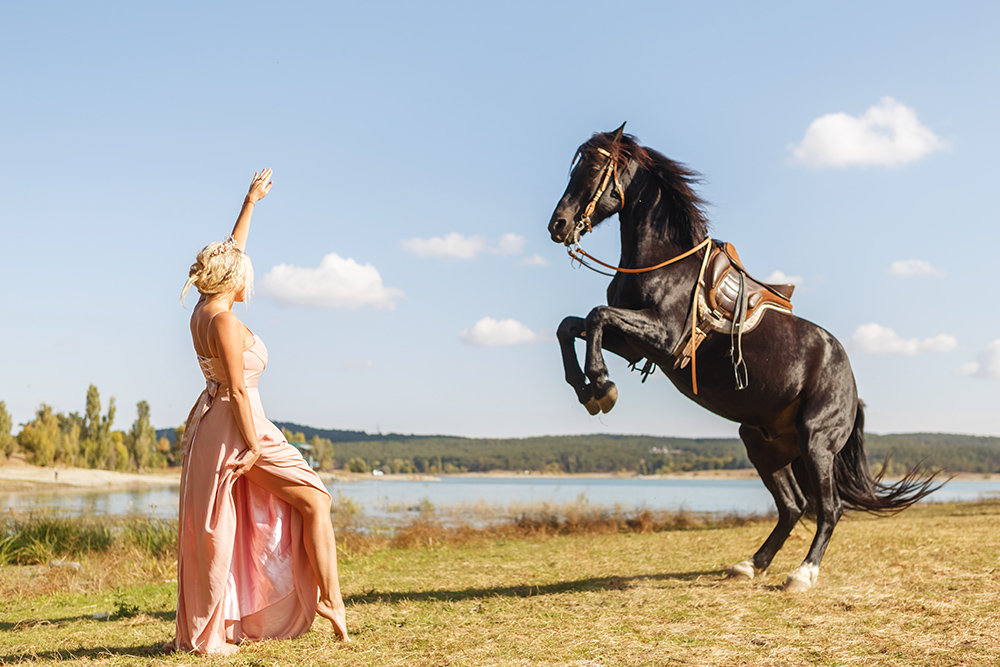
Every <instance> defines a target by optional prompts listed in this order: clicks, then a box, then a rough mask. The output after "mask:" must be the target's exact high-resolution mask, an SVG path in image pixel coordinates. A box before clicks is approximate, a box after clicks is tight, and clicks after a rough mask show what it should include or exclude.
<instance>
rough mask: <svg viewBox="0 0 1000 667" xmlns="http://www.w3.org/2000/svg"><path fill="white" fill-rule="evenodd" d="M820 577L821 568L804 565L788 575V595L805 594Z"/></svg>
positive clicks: (786, 589)
mask: <svg viewBox="0 0 1000 667" xmlns="http://www.w3.org/2000/svg"><path fill="white" fill-rule="evenodd" d="M818 576H819V567H818V566H816V565H807V564H805V563H803V564H802V565H799V566H798V567H797V568H795V569H794V570H792V571H791V572H789V573H788V578H787V579H785V592H786V593H804V592H806V591H807V590H809V589H810V588H812V587H813V584H815V583H816V577H818Z"/></svg>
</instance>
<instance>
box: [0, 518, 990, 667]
mask: <svg viewBox="0 0 1000 667" xmlns="http://www.w3.org/2000/svg"><path fill="white" fill-rule="evenodd" d="M998 523H1000V503H996V502H990V503H976V504H959V505H955V504H951V505H932V506H925V507H917V508H914V509H911V510H908V511H907V512H904V513H903V514H901V515H899V516H896V517H892V518H888V519H872V518H868V517H853V518H850V519H845V520H844V521H842V522H841V525H840V526H839V527H838V530H837V534H836V536H835V537H834V540H833V543H832V545H831V547H830V550H829V552H828V554H827V558H826V561H825V563H824V567H823V570H822V572H821V574H820V579H819V583H818V585H817V587H816V588H815V589H813V590H812V591H810V592H808V593H806V594H803V595H800V596H789V595H786V594H784V593H782V592H781V591H780V590H778V587H779V586H780V584H781V582H782V581H783V578H784V574H785V573H786V572H787V571H789V570H791V569H792V568H794V567H795V566H796V565H797V564H798V562H799V560H800V559H801V558H802V556H803V555H804V553H805V551H806V549H807V547H808V541H809V539H811V533H812V526H811V525H808V526H802V527H800V528H798V529H797V530H796V531H795V533H794V534H793V536H792V538H791V539H790V540H789V543H788V544H787V545H786V547H785V550H784V551H782V553H780V554H779V556H778V558H777V559H776V562H775V564H774V567H773V568H772V571H773V572H774V574H773V575H769V576H766V577H764V578H762V579H758V580H754V581H753V582H746V581H743V582H735V581H727V580H724V579H723V572H724V570H725V568H726V567H727V566H728V565H729V564H731V563H733V562H736V561H738V560H742V559H743V558H745V557H746V556H747V555H749V553H751V552H752V551H753V549H754V548H755V547H756V546H757V545H758V544H759V542H760V541H761V540H762V539H763V538H764V536H765V535H766V534H767V532H768V531H769V530H770V524H769V523H768V522H764V523H760V522H756V523H754V522H750V523H746V524H745V525H734V526H726V527H703V528H699V527H692V528H691V529H687V530H662V531H660V532H652V529H650V530H649V531H646V532H621V531H622V529H621V527H620V526H616V527H614V528H613V529H612V528H609V529H608V530H607V531H606V532H600V531H593V532H592V534H589V535H564V534H560V533H562V532H565V530H548V529H546V530H540V531H536V532H535V533H534V534H533V536H526V533H511V534H509V535H498V534H489V533H479V534H475V533H473V532H469V533H468V534H467V535H466V536H465V537H464V538H462V537H461V536H460V535H459V534H457V533H448V531H447V530H445V531H444V532H443V533H435V532H434V531H433V530H431V528H429V527H427V526H425V527H424V528H422V529H421V530H422V531H423V532H421V533H420V534H421V537H419V538H417V539H414V540H412V541H411V542H410V543H412V544H417V545H425V546H420V547H414V546H406V547H404V546H391V545H389V544H384V545H379V544H374V543H371V542H369V543H365V544H364V548H363V549H360V550H358V551H351V552H345V553H343V554H342V560H341V578H342V581H343V585H344V592H345V595H346V601H347V604H348V614H349V616H348V622H349V624H350V626H351V630H352V633H353V637H354V639H355V643H354V644H351V645H348V646H342V645H340V644H338V643H337V642H336V641H334V640H333V639H332V637H331V635H330V634H329V633H327V632H320V631H318V630H319V629H320V624H318V623H317V625H316V630H317V631H314V632H312V633H309V634H307V635H305V636H303V637H301V638H299V639H296V640H293V641H287V642H262V643H259V644H254V645H248V646H245V647H243V648H242V649H241V650H240V653H239V654H238V655H237V656H236V657H234V658H229V659H204V660H198V661H197V662H199V664H212V665H214V664H236V665H264V664H267V665H271V664H334V665H371V664H378V665H494V664H495V665H537V664H552V665H579V666H584V665H588V666H596V665H667V664H691V665H760V664H774V665H995V664H998V663H1000V572H998V558H1000V531H998ZM449 534H450V535H451V537H450V538H449V537H443V538H441V539H438V538H439V537H440V536H441V535H446V536H447V535H449ZM428 535H438V537H434V538H433V539H431V540H429V542H430V544H431V546H426V544H427V543H428V539H427V537H428ZM383 539H388V538H383ZM404 542H406V540H401V541H400V543H401V544H402V543H404ZM129 549H131V550H132V553H131V556H130V555H129V551H128V550H129ZM129 558H135V559H137V560H136V561H135V562H129V560H128V559H129ZM116 559H117V560H116ZM81 565H82V567H81V569H80V570H79V571H76V570H68V569H60V568H54V569H49V568H47V567H44V566H16V567H15V566H6V567H3V568H2V569H0V600H2V602H0V605H2V606H0V663H7V662H38V663H45V662H55V661H57V660H64V661H68V663H69V664H91V663H94V662H102V663H105V664H129V665H133V664H134V665H138V664H168V665H170V664H188V663H191V662H194V660H193V659H192V658H191V657H189V656H185V655H164V654H160V653H158V651H157V649H156V646H158V645H159V644H160V643H162V642H163V641H166V640H168V639H169V638H170V637H171V636H172V618H173V604H174V595H175V590H176V589H175V585H174V584H172V583H169V582H166V581H164V580H169V579H170V578H172V572H171V571H170V569H169V561H166V560H162V559H157V558H155V557H153V556H149V555H142V553H141V552H140V551H139V550H138V548H137V547H128V548H127V549H126V548H124V547H123V548H122V549H121V550H120V551H119V550H117V549H111V550H110V551H108V552H105V553H102V554H95V555H93V557H92V560H87V559H81ZM116 591H117V597H116ZM116 606H117V607H118V608H121V607H124V608H129V607H136V608H137V609H136V611H138V612H139V613H138V614H137V615H134V616H128V617H126V618H120V619H118V620H113V621H107V620H104V621H97V620H92V619H91V616H92V615H93V613H95V612H96V611H108V612H111V611H114V610H115V608H116Z"/></svg>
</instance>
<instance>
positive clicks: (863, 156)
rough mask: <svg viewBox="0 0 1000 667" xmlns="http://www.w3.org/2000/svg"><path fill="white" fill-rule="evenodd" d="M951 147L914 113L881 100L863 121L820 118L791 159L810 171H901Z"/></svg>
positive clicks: (840, 116)
mask: <svg viewBox="0 0 1000 667" xmlns="http://www.w3.org/2000/svg"><path fill="white" fill-rule="evenodd" d="M947 147H948V144H947V142H945V141H942V140H941V139H939V138H938V137H937V135H935V134H934V132H932V131H931V130H930V129H929V128H927V127H925V126H923V125H921V124H920V121H919V120H917V114H916V113H915V112H914V111H913V109H910V108H909V107H907V106H905V105H903V104H900V103H899V102H897V101H896V100H894V99H892V98H891V97H883V98H882V99H881V100H879V103H878V104H876V105H875V106H873V107H871V108H869V109H868V110H867V111H865V112H864V113H863V114H862V115H861V116H849V115H848V114H846V113H832V114H827V115H825V116H820V117H819V118H817V119H816V120H814V121H813V122H812V123H811V124H810V125H809V129H807V130H806V134H805V136H804V137H803V138H802V141H801V142H800V143H799V145H798V146H793V147H792V155H793V156H794V157H795V159H796V160H797V161H798V162H801V163H802V164H805V165H808V166H810V167H850V166H854V165H877V166H882V167H899V166H901V165H904V164H908V163H910V162H916V161H917V160H919V159H921V158H923V157H925V156H927V155H930V154H931V153H933V152H935V151H939V150H943V149H945V148H947Z"/></svg>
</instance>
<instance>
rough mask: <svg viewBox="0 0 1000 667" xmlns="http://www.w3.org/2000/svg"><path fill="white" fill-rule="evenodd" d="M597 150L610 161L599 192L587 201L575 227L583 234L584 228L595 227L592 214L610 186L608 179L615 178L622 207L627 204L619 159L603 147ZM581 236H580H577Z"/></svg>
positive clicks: (588, 229) (578, 232)
mask: <svg viewBox="0 0 1000 667" xmlns="http://www.w3.org/2000/svg"><path fill="white" fill-rule="evenodd" d="M597 152H598V153H600V154H601V155H603V156H605V157H607V158H608V163H607V164H606V165H605V166H604V175H603V176H602V177H601V184H600V185H599V186H598V187H597V192H595V193H594V196H593V197H591V198H590V201H589V202H588V203H587V208H585V209H583V217H582V218H580V219H579V220H577V221H576V225H575V227H574V230H573V231H574V234H577V235H581V234H582V233H583V230H584V228H586V229H587V231H588V232H592V231H594V229H593V227H591V226H590V216H592V215H593V214H594V209H595V208H597V202H598V201H600V199H601V197H602V196H604V191H605V190H606V189H607V187H608V181H610V180H612V179H614V182H615V191H616V192H617V193H618V197H619V199H621V201H622V207H624V206H625V190H624V189H622V184H621V182H619V180H618V161H617V160H615V158H614V156H613V155H612V154H611V153H610V152H608V151H606V150H604V149H603V148H598V149H597ZM577 238H579V236H577Z"/></svg>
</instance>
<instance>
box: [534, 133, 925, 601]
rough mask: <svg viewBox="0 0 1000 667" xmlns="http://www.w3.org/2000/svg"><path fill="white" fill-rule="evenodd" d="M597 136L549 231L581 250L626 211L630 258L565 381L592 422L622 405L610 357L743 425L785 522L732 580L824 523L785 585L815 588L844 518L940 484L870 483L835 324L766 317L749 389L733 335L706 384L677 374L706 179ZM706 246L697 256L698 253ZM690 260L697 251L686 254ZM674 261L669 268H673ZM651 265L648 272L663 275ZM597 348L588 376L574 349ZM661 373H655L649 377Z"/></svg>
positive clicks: (569, 358)
mask: <svg viewBox="0 0 1000 667" xmlns="http://www.w3.org/2000/svg"><path fill="white" fill-rule="evenodd" d="M624 128H625V125H624V124H622V126H621V127H619V128H618V129H617V130H616V131H614V132H605V133H598V134H595V135H594V136H592V137H591V138H590V139H589V140H588V141H587V142H586V143H584V144H583V145H582V146H580V148H579V149H578V150H577V154H576V157H575V158H574V159H575V160H578V161H577V162H576V166H575V167H574V168H573V170H572V172H571V174H570V179H569V185H567V186H566V191H565V192H564V193H563V196H562V199H560V200H559V204H558V205H557V206H556V209H555V211H554V212H553V213H552V218H551V220H550V221H549V227H548V229H549V233H550V234H551V236H552V240H553V241H555V242H556V243H562V244H565V245H566V246H567V247H572V246H575V245H576V244H578V242H579V240H580V237H581V236H582V235H583V234H585V233H587V232H588V231H590V230H591V229H592V228H593V227H594V226H596V225H598V224H600V223H601V221H603V220H605V219H607V218H608V217H609V216H611V215H613V214H615V213H617V214H618V219H619V221H620V223H621V258H620V260H619V264H618V267H614V268H616V269H617V270H616V273H615V274H614V277H613V279H612V280H611V284H610V285H608V291H607V295H608V305H607V306H597V307H596V308H594V309H593V310H591V311H590V314H589V315H587V317H586V318H585V319H584V318H580V317H567V318H566V319H564V320H563V321H562V323H561V324H560V325H559V329H558V334H557V336H558V338H559V345H560V347H561V348H562V357H563V365H564V367H565V370H566V381H567V382H568V383H569V384H570V385H571V386H572V387H573V389H575V390H576V394H577V397H578V399H579V400H580V403H582V404H583V405H585V406H586V407H587V409H588V411H589V412H590V413H591V414H596V413H597V412H598V411H599V410H601V411H604V412H607V411H608V410H610V409H611V408H612V407H613V406H614V404H615V401H616V400H617V398H618V390H617V389H616V388H615V385H614V383H613V382H611V381H610V380H609V379H608V369H607V366H606V365H605V363H604V357H603V350H608V351H610V352H613V353H615V354H617V355H619V356H620V357H623V358H624V359H626V360H627V361H629V362H631V363H633V364H635V363H636V362H638V361H640V360H642V359H643V358H645V359H648V360H649V361H650V362H652V363H654V364H655V365H656V366H658V367H659V368H660V369H661V370H662V371H663V372H664V374H666V376H667V377H668V378H670V381H671V382H673V384H674V386H676V387H677V389H679V390H680V392H681V393H683V394H684V395H685V396H687V397H688V398H690V399H691V400H693V401H694V402H695V403H697V404H699V405H701V406H702V407H704V408H706V409H708V410H711V411H712V412H714V413H715V414H717V415H720V416H722V417H724V418H726V419H729V420H731V421H734V422H738V423H739V424H740V438H741V439H742V440H743V443H744V445H745V446H746V450H747V456H748V457H749V459H750V461H751V462H752V463H753V465H754V467H755V468H756V469H757V472H758V473H759V474H760V478H761V480H763V482H764V485H765V486H766V487H767V489H768V490H769V491H770V492H771V495H772V496H774V501H775V504H776V505H777V508H778V522H777V525H776V526H775V527H774V530H772V531H771V534H770V535H769V536H768V537H767V539H766V540H765V541H764V543H763V545H761V547H760V549H758V550H757V552H756V553H755V554H754V555H753V556H752V557H751V558H748V559H747V560H745V561H743V562H741V563H737V564H736V565H733V566H732V568H731V569H730V575H731V576H734V577H746V578H753V577H754V576H761V575H762V574H764V573H765V572H766V571H767V568H768V566H769V565H770V564H771V560H772V559H773V558H774V556H775V554H776V553H777V552H778V550H779V549H781V547H782V545H783V544H784V543H785V540H786V539H787V538H788V536H789V534H790V533H791V531H792V528H793V527H794V526H795V524H796V522H797V521H798V520H799V518H800V517H801V516H802V515H803V514H804V513H806V512H809V513H814V514H815V516H816V534H815V536H814V538H813V541H812V545H811V546H810V548H809V553H808V554H807V555H806V558H805V560H804V561H803V562H802V564H801V565H800V566H799V567H798V568H796V569H795V570H793V571H792V572H791V573H790V574H789V575H788V578H787V579H786V581H785V590H787V591H791V592H798V591H804V590H807V589H809V588H810V587H811V586H812V585H813V584H814V583H815V582H816V577H817V575H818V574H819V565H820V561H821V560H822V558H823V553H824V552H825V551H826V548H827V545H828V544H829V542H830V537H831V536H832V535H833V530H834V527H835V526H836V524H837V521H838V520H839V519H840V517H841V516H842V515H843V513H844V510H845V509H848V510H862V511H867V512H873V513H891V512H893V511H898V510H901V509H904V508H906V507H908V506H910V505H912V504H913V503H915V502H917V501H918V500H920V499H921V498H924V497H925V496H927V495H928V494H929V493H931V492H932V491H934V490H935V489H936V488H937V486H936V485H935V484H934V483H933V481H934V475H926V474H924V472H923V471H922V470H921V469H920V468H919V467H917V468H914V469H911V470H910V471H909V472H908V473H907V474H906V475H905V476H904V477H903V478H902V479H901V480H899V481H897V482H896V483H894V484H887V483H884V482H882V475H881V473H880V474H878V475H874V476H873V475H872V473H871V472H870V471H869V469H868V461H867V456H866V454H865V448H864V440H863V437H864V434H863V430H864V411H863V408H862V403H861V402H860V401H859V400H858V393H857V387H856V385H855V382H854V374H853V372H852V371H851V365H850V362H849V361H848V359H847V353H846V352H845V351H844V348H843V346H842V345H841V344H840V342H838V341H837V339H836V338H834V337H833V335H832V334H830V333H829V332H828V331H826V330H825V329H822V328H821V327H819V326H817V325H815V324H813V323H812V322H809V321H807V320H804V319H801V318H799V317H796V316H794V315H792V314H791V313H787V312H778V311H776V312H765V313H764V314H763V316H762V318H761V319H760V321H759V323H758V324H757V326H756V328H754V329H753V330H750V331H747V333H745V334H744V335H743V337H742V356H743V359H744V360H745V362H746V365H747V368H748V369H749V385H748V386H746V387H745V388H743V389H738V388H737V383H736V382H734V374H733V364H734V359H733V352H732V348H731V340H730V336H729V335H726V334H718V333H715V334H710V335H708V336H707V337H706V338H705V339H704V341H703V342H702V343H701V346H700V347H699V348H698V349H697V352H696V355H697V357H696V360H697V385H694V384H693V383H694V381H695V379H694V378H695V376H694V374H693V372H691V371H690V370H689V369H683V368H675V361H677V358H676V354H677V349H678V345H679V343H681V342H682V341H683V340H684V338H685V336H686V335H688V334H690V331H691V327H690V322H691V318H692V312H691V309H692V308H694V307H696V306H694V305H693V304H694V302H695V299H694V298H693V297H694V296H695V290H696V284H697V283H698V282H699V276H700V275H701V273H702V272H703V270H704V268H703V267H704V261H705V257H704V253H707V252H709V247H710V244H711V243H712V241H711V240H709V239H708V232H707V228H708V221H707V218H706V216H705V213H704V210H703V202H702V200H701V199H700V198H699V197H698V196H697V195H696V194H695V192H694V191H693V190H692V187H691V186H692V184H693V183H694V182H695V181H696V180H697V176H698V175H697V174H696V173H694V172H692V171H690V170H689V169H687V168H686V167H685V166H684V165H682V164H680V163H677V162H675V161H673V160H670V159H669V158H667V157H665V156H663V155H661V154H660V153H658V152H656V151H654V150H651V149H649V148H645V147H643V146H640V145H639V144H638V143H636V141H635V138H634V137H633V136H631V135H626V134H624ZM699 246H700V247H699ZM685 253H689V254H687V255H685ZM671 259H676V261H674V262H673V263H670V264H669V265H667V263H668V260H671ZM657 266H660V267H661V268H655V269H653V270H643V269H646V268H648V267H657ZM576 338H582V339H583V340H584V341H585V342H586V346H587V356H586V361H585V370H581V368H580V364H579V362H578V360H577V356H576V350H575V349H574V340H575V339H576ZM648 368H650V367H649V366H647V369H648Z"/></svg>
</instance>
